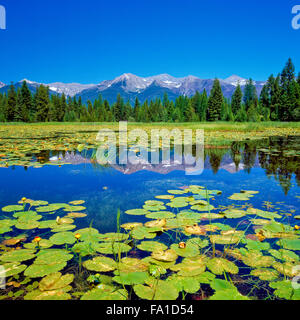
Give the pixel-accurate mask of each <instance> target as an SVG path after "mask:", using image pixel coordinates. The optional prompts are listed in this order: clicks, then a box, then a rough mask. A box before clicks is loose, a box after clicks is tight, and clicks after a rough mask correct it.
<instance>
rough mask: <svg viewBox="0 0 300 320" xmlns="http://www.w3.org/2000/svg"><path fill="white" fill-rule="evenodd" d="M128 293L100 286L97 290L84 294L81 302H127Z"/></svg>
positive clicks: (111, 287)
mask: <svg viewBox="0 0 300 320" xmlns="http://www.w3.org/2000/svg"><path fill="white" fill-rule="evenodd" d="M127 298H128V292H127V291H126V290H125V289H117V288H115V287H113V286H110V285H107V284H100V285H99V286H98V287H97V288H95V289H93V290H91V291H88V292H86V293H85V294H84V295H83V296H82V297H81V300H115V301H117V300H127Z"/></svg>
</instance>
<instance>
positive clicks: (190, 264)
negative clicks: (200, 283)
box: [170, 255, 207, 277]
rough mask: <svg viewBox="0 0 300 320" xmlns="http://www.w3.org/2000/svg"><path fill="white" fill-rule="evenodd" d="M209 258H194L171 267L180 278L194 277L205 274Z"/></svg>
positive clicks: (186, 259)
mask: <svg viewBox="0 0 300 320" xmlns="http://www.w3.org/2000/svg"><path fill="white" fill-rule="evenodd" d="M206 262H207V257H205V256H203V255H201V256H198V257H194V258H185V259H183V261H182V262H181V263H179V264H175V265H174V266H171V267H170V269H171V270H172V271H177V272H178V273H177V274H178V275H179V276H183V277H192V276H197V275H199V274H201V273H203V272H204V271H205V269H206V266H205V264H206Z"/></svg>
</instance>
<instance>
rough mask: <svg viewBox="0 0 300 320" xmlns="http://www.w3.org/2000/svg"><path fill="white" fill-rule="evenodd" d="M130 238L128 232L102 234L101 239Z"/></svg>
mask: <svg viewBox="0 0 300 320" xmlns="http://www.w3.org/2000/svg"><path fill="white" fill-rule="evenodd" d="M128 238H129V235H128V234H126V233H113V232H112V233H105V234H101V235H100V239H101V241H105V242H106V241H125V240H127V239H128Z"/></svg>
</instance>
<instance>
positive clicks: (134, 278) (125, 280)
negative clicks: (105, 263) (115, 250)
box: [113, 272, 149, 286]
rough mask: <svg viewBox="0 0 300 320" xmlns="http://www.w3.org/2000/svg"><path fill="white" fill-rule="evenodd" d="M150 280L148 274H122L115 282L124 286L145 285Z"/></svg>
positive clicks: (114, 278) (116, 277)
mask: <svg viewBox="0 0 300 320" xmlns="http://www.w3.org/2000/svg"><path fill="white" fill-rule="evenodd" d="M148 278H149V274H148V272H129V273H127V272H120V274H118V275H117V276H115V277H113V280H114V281H115V282H117V283H119V284H123V285H130V286H132V285H134V284H144V283H145V281H146V280H147V279H148Z"/></svg>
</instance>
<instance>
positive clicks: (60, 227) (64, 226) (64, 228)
mask: <svg viewBox="0 0 300 320" xmlns="http://www.w3.org/2000/svg"><path fill="white" fill-rule="evenodd" d="M75 228H76V226H75V225H74V224H57V225H56V226H55V227H54V228H52V229H51V232H64V231H70V230H73V229H75Z"/></svg>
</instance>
